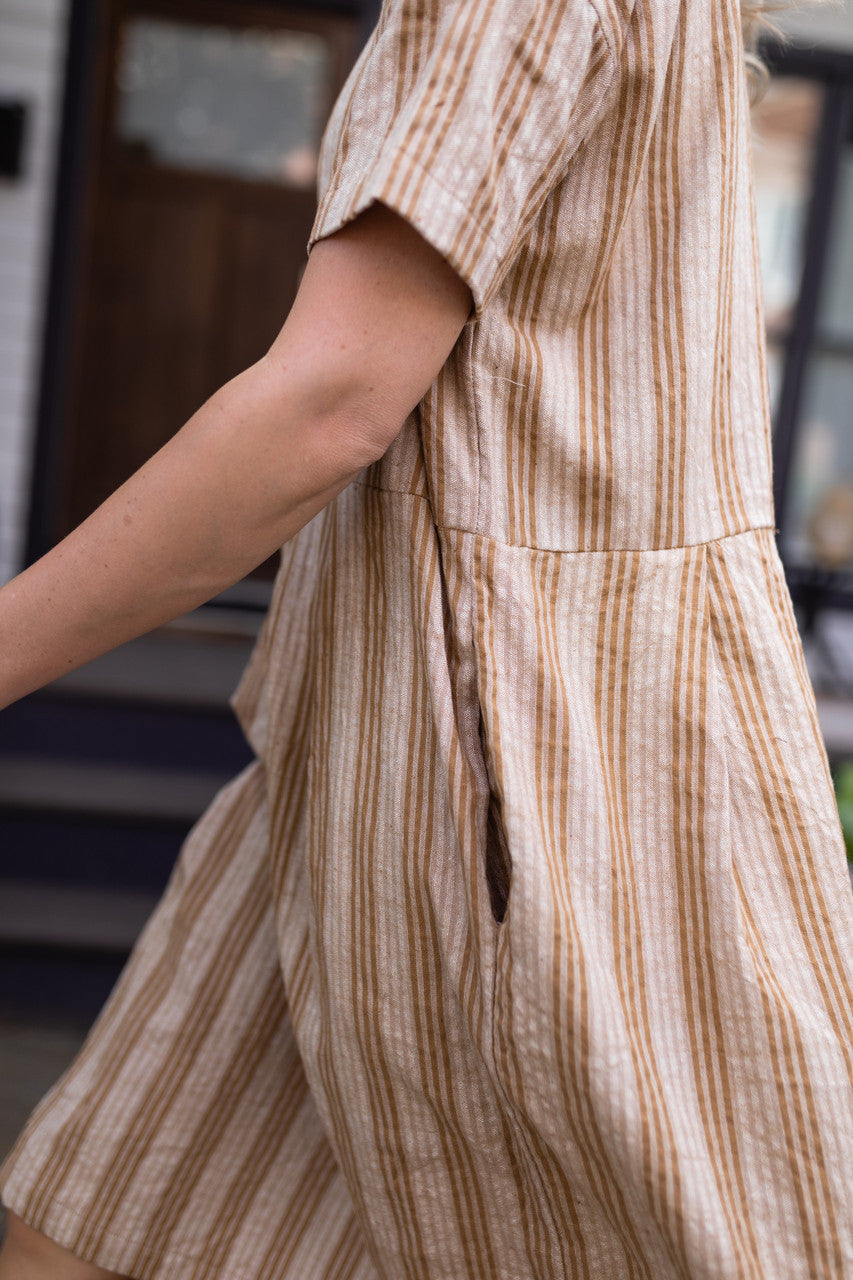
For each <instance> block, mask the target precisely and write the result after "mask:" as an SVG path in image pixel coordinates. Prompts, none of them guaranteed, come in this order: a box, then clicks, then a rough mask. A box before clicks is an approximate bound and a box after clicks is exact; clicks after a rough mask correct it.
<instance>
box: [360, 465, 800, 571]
mask: <svg viewBox="0 0 853 1280" xmlns="http://www.w3.org/2000/svg"><path fill="white" fill-rule="evenodd" d="M352 483H353V484H355V485H358V487H359V488H360V489H372V490H373V491H374V493H393V494H395V495H396V496H397V497H398V498H419V499H420V501H421V502H429V495H428V494H425V493H415V492H414V491H413V490H412V489H389V488H388V487H387V485H386V486H381V485H378V484H369V483H368V482H367V481H366V480H354V481H353V482H352ZM436 528H437V529H440V530H441V532H442V533H464V534H466V535H467V536H468V537H469V538H485V539H486V540H487V541H488V542H496V543H498V544H499V545H500V546H502V547H508V548H510V549H511V550H518V551H547V552H550V553H551V554H553V555H555V556H611V555H614V554H615V553H617V552H619V553H624V552H630V551H689V550H690V549H691V547H708V546H711V545H713V544H714V543H715V542H726V541H727V540H728V539H729V538H740V537H742V536H743V535H744V534H746V533H757V532H758V531H759V530H761V529H771V530H773V532H774V533H775V532H776V526H775V525H773V524H750V525H747V526H746V528H745V529H735V530H734V532H733V533H721V534H718V535H717V537H716V538H701V539H700V540H699V542H676V543H674V544H673V545H672V546H669V547H534V546H531V545H530V543H529V542H505V541H504V539H503V538H496V537H494V535H493V534H490V533H478V532H477V531H476V530H475V529H463V528H461V527H460V526H459V525H455V524H441V525H439V524H437V525H436Z"/></svg>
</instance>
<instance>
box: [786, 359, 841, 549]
mask: <svg viewBox="0 0 853 1280" xmlns="http://www.w3.org/2000/svg"><path fill="white" fill-rule="evenodd" d="M789 504H790V505H789V508H788V518H787V519H786V522H785V523H786V526H787V528H786V530H785V548H784V550H785V554H786V556H787V557H788V558H789V560H790V561H791V563H793V564H798V565H812V566H817V567H819V568H822V569H837V570H841V569H850V568H853V359H851V358H849V357H846V356H843V355H829V354H824V355H815V356H813V358H812V361H811V365H810V368H809V373H808V377H807V382H806V387H805V395H804V400H803V414H802V417H801V420H800V430H799V432H798V435H797V444H796V451H795V456H794V463H793V468H792V473H791V480H790V492H789Z"/></svg>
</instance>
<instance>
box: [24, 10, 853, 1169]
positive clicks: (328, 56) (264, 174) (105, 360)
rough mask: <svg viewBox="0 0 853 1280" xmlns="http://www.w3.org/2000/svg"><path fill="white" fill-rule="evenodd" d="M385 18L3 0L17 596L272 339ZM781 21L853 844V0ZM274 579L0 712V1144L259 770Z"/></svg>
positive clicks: (782, 294)
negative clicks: (334, 113) (248, 697)
mask: <svg viewBox="0 0 853 1280" xmlns="http://www.w3.org/2000/svg"><path fill="white" fill-rule="evenodd" d="M378 9H379V0H335V2H334V3H333V2H332V0H328V2H327V0H305V2H304V3H302V4H296V3H288V4H278V3H273V2H272V0H265V2H264V3H255V2H254V0H245V2H241V0H0V581H5V580H7V579H8V578H10V577H12V576H13V575H14V574H15V573H17V572H19V571H20V569H22V568H23V567H24V566H25V565H27V564H28V563H30V562H31V561H32V560H34V559H36V558H37V557H38V556H39V555H41V554H42V553H43V552H44V551H46V550H47V549H48V548H49V547H50V546H52V545H53V544H54V543H55V542H56V541H57V540H58V539H59V538H61V537H62V536H63V535H64V534H65V533H67V532H68V531H69V530H70V529H71V528H72V527H73V526H74V525H76V524H77V523H79V521H80V520H81V519H83V518H84V517H85V516H86V515H87V514H88V513H89V512H90V511H92V510H93V509H94V508H95V507H96V506H97V505H98V504H99V503H100V502H101V501H102V500H103V499H104V498H105V497H107V495H108V494H109V493H111V492H112V491H113V489H115V488H116V486H117V485H118V484H120V483H121V482H122V481H123V480H124V479H125V478H126V477H127V476H128V475H130V474H131V473H132V472H133V471H134V470H135V469H136V468H137V467H138V466H140V465H141V464H142V462H144V461H145V459H146V458H148V457H149V456H150V455H151V453H153V452H154V451H155V450H156V449H157V448H158V447H159V446H160V445H161V444H162V443H163V442H164V441H165V439H167V438H168V436H169V435H171V434H172V433H173V432H174V431H176V430H177V429H178V428H179V427H180V426H181V425H182V424H183V422H185V421H186V419H187V418H188V417H189V416H190V415H191V414H192V413H193V412H194V410H195V409H196V408H197V407H198V406H199V405H200V404H201V403H202V401H203V400H204V399H205V398H206V397H207V396H209V395H210V394H211V393H212V392H214V391H215V390H216V389H217V388H218V387H219V386H221V385H222V383H223V382H225V381H226V380H227V379H228V378H229V377H231V376H232V375H234V374H236V373H238V372H239V371H240V370H241V369H243V368H245V367H246V366H247V365H248V364H250V363H252V362H253V361H254V360H256V359H257V358H258V357H259V356H260V355H262V354H263V352H264V351H265V350H266V349H267V347H268V346H269V344H270V342H271V341H272V339H273V337H274V336H275V334H276V333H277V332H278V330H279V328H280V327H281V324H282V322H283V320H284V317H285V316H286V314H287V311H288V309H289V307H290V304H291V302H292V299H293V296H294V293H295V290H296V287H297V284H298V280H299V275H300V272H301V270H302V268H303V265H304V262H305V244H306V241H307V238H308V232H309V229H310V226H311V223H312V220H313V214H314V186H315V180H316V167H317V155H318V145H319V140H320V136H321V133H322V128H323V124H324V121H325V118H326V115H327V114H328V111H329V109H330V107H331V105H332V102H333V101H334V98H335V96H336V94H337V92H338V90H339V88H340V87H341V85H342V84H343V81H344V79H345V78H346V76H347V74H348V72H349V70H350V68H351V66H352V64H353V62H354V60H355V58H356V57H357V55H358V52H359V51H360V49H361V47H362V45H363V42H364V40H365V39H366V37H367V35H368V34H369V32H370V31H371V30H372V28H373V25H374V24H375V22H376V19H377V17H378ZM785 25H786V29H787V31H788V33H789V36H790V40H789V42H788V43H787V44H780V43H778V42H769V43H768V44H767V46H766V49H765V56H766V57H767V59H768V61H769V63H770V65H771V67H772V81H771V84H770V88H769V90H768V92H767V94H766V96H765V98H764V100H763V101H762V103H761V104H760V105H759V107H758V108H757V109H756V110H755V112H754V130H755V142H754V162H755V175H756V202H757V218H758V231H759V239H760V253H761V268H762V276H763V284H764V294H765V305H766V320H767V342H768V355H769V368H770V384H771V394H772V401H773V440H774V473H775V486H776V494H775V499H776V513H777V524H778V525H779V529H780V532H779V546H780V551H781V554H782V557H783V561H784V564H785V568H786V572H787V575H788V581H789V584H790V588H791V592H792V596H793V598H794V601H795V606H796V608H797V611H798V618H799V622H800V627H801V632H802V635H803V640H804V645H805V649H806V656H807V661H808V664H809V669H810V672H811V676H812V680H813V682H814V685H815V689H816V691H817V694H818V707H819V714H820V719H821V725H822V728H823V732H824V736H825V740H826V745H827V750H828V752H829V756H830V762H831V765H832V768H833V776H834V778H835V781H836V789H837V795H838V802H839V810H840V813H841V816H842V822H843V824H844V826H845V828H846V833H847V838H848V842H849V845H848V847H849V849H850V851H851V856H853V11H851V9H850V7H849V5H848V6H846V7H845V6H843V5H842V6H840V7H838V8H836V9H834V10H827V11H824V12H822V13H821V12H815V13H810V14H808V15H801V16H799V17H797V18H789V19H787V21H786V24H785ZM227 518H228V517H227V512H226V513H223V519H225V520H227ZM275 567H276V565H275V559H273V560H271V561H269V562H268V563H267V564H265V565H263V566H261V567H260V568H259V569H258V570H257V571H256V572H255V573H253V574H252V575H250V577H248V578H247V579H246V580H245V581H243V582H242V583H240V584H238V585H237V586H235V587H234V588H232V589H230V590H229V591H227V592H225V593H223V595H221V596H219V597H217V598H216V599H215V600H213V601H211V602H210V603H209V604H208V605H205V606H204V607H203V608H201V609H198V610H196V611H195V612H194V613H193V614H191V615H189V616H187V617H185V618H181V619H179V620H177V621H176V622H175V623H173V624H170V625H169V626H167V627H163V628H161V629H159V630H158V631H156V632H153V633H152V634H151V635H149V636H146V637H143V638H142V639H141V640H138V641H135V642H134V643H132V644H130V645H125V646H123V647H122V648H121V649H118V650H116V651H115V652H113V653H112V654H109V655H107V656H105V657H104V658H102V659H99V660H98V661H96V662H93V663H90V664H89V665H88V666H87V667H84V668H83V669H81V670H80V671H77V672H74V673H72V674H70V675H68V676H65V677H64V678H63V679H62V680H60V681H57V682H56V683H55V684H54V685H52V686H50V687H48V688H47V689H44V690H42V691H40V692H39V693H38V694H35V695H33V696H32V697H30V698H27V699H24V700H22V701H21V702H19V703H17V704H15V706H13V707H11V708H9V709H8V710H6V711H4V712H3V713H2V715H0V1154H2V1153H3V1151H5V1149H6V1148H7V1146H8V1145H9V1143H10V1142H11V1140H12V1138H13V1137H14V1135H15V1133H16V1132H17V1130H18V1128H19V1126H20V1124H21V1123H22V1121H23V1120H24V1118H25V1117H26V1114H27V1113H28V1111H29V1109H30V1107H31V1105H32V1104H33V1103H34V1102H35V1101H36V1100H37V1099H38V1097H39V1096H40V1095H41V1094H42V1092H43V1091H44V1090H45V1089H46V1088H47V1086H48V1085H49V1084H50V1083H51V1082H52V1081H53V1079H55V1077H56V1075H57V1074H58V1073H59V1071H60V1070H61V1069H62V1067H63V1066H64V1065H65V1063H66V1062H67V1061H68V1059H69V1058H70V1057H71V1055H72V1053H73V1052H74V1050H75V1049H76V1047H77V1045H78V1044H79V1042H80V1040H81V1039H82V1036H83V1034H84V1032H85V1030H86V1028H87V1027H88V1025H89V1024H90V1022H91V1020H92V1019H93V1018H94V1016H95V1014H96V1013H97V1011H98V1009H99V1008H100V1006H101V1004H102V1002H103V1000H104V999H105V997H106V995H107V994H108V992H109V990H110V988H111V986H112V984H113V983H114V981H115V979H116V977H117V975H118V972H119V970H120V968H121V965H122V963H123V961H124V959H125V958H126V956H127V953H128V950H129V949H130V947H131V945H132V943H133V940H134V938H135V937H136V935H137V933H138V931H139V929H140V927H141V925H142V923H143V922H144V920H145V918H146V917H147V915H148V913H149V912H150V910H151V908H152V907H153V905H154V903H155V902H156V900H157V897H158V896H159V893H160V891H161V890H162V888H163V886H164V884H165V881H166V879H167V877H168V875H169V872H170V870H171V868H172V865H173V863H174V860H175V857H176V855H177V852H178V850H179V848H180V844H181V841H182V840H183V838H184V836H185V835H186V832H187V831H188V829H189V827H190V826H191V824H192V823H193V822H194V821H195V819H196V818H197V817H198V816H199V815H200V814H201V812H202V811H203V809H204V808H205V807H206V805H207V803H208V801H209V800H210V799H211V797H212V796H213V794H214V793H215V791H216V790H217V789H218V788H219V787H220V786H221V785H222V784H223V783H224V782H226V781H227V780H228V779H229V778H231V777H232V776H233V775H234V773H236V772H237V770H238V769H240V768H241V767H242V765H243V764H244V763H246V762H247V761H248V759H249V750H248V747H247V746H246V744H245V742H244V741H243V739H242V735H241V733H240V730H239V728H238V727H237V724H236V722H235V720H234V718H233V716H232V714H231V712H230V710H229V707H228V697H229V695H230V693H231V692H232V691H233V689H234V687H235V686H236V684H237V681H238V679H239V676H240V673H241V672H242V669H243V667H244V665H245V663H246V661H247V658H248V656H249V653H250V651H251V647H252V644H253V641H254V638H255V636H256V635H257V632H258V630H259V628H260V625H261V622H262V620H263V616H264V611H265V609H266V606H267V603H268V601H269V596H270V588H271V581H272V577H273V575H274V572H275Z"/></svg>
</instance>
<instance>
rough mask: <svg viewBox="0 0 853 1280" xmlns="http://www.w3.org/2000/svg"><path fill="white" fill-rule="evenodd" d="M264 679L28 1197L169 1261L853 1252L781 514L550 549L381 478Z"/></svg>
mask: <svg viewBox="0 0 853 1280" xmlns="http://www.w3.org/2000/svg"><path fill="white" fill-rule="evenodd" d="M355 529H358V530H359V536H355V535H354V532H353V531H354V530H355ZM389 547H393V548H394V549H395V554H394V555H393V556H389V555H388V554H387V548H389ZM403 548H405V550H406V554H400V553H401V550H402V549H403ZM451 601H452V604H453V608H452V612H451V611H450V610H449V609H448V602H451ZM235 706H236V709H237V711H238V713H239V714H240V716H241V719H242V721H243V723H244V725H245V727H246V729H247V732H248V733H249V735H250V737H251V738H252V740H253V745H254V746H255V748H256V751H257V752H258V759H257V760H256V761H255V762H254V763H253V764H251V765H250V766H249V767H248V768H247V769H246V770H244V772H243V773H242V774H240V775H239V776H238V777H237V778H236V779H235V780H234V781H233V782H232V783H231V784H230V785H229V786H227V787H226V788H225V789H224V790H223V791H222V792H221V793H220V794H219V795H218V797H217V798H216V800H215V801H214V803H213V805H212V806H211V808H210V809H209V810H208V812H207V813H206V814H205V815H204V816H203V818H202V819H201V820H200V822H199V823H198V824H197V826H196V827H195V828H194V830H193V831H192V833H191V834H190V836H189V837H188V839H187V841H186V844H185V846H184V849H183V852H182V854H181V858H180V861H179V863H178V866H177V868H176V870H175V873H174V875H173V877H172V881H171V883H170V886H169V888H168V891H167V893H166V896H165V898H164V900H163V902H162V904H161V905H160V906H159V908H158V909H157V910H156V912H155V914H154V916H153V918H152V919H151V921H150V923H149V924H148V926H147V928H146V930H145V932H144V933H143V935H142V937H141V939H140V941H139V943H138V945H137V947H136V950H135V952H134V954H133V956H132V958H131V960H130V962H129V965H128V967H127V969H126V971H125V973H124V976H123V977H122V979H121V982H120V984H119V986H118V989H117V990H116V992H115V994H114V995H113V997H112V998H111V1000H110V1002H109V1003H108V1005H107V1007H106V1009H105V1011H104V1012H103V1014H102V1015H101V1018H100V1019H99V1021H98V1023H97V1024H96V1026H95V1028H94V1030H93V1032H92V1033H91V1035H90V1038H89V1040H88V1042H87V1044H86V1046H85V1047H84V1049H83V1051H82V1053H81V1055H80V1057H79V1058H78V1060H77V1061H76V1062H75V1063H74V1064H73V1065H72V1067H71V1069H70V1070H69V1072H68V1073H67V1075H66V1076H65V1077H64V1078H63V1079H62V1080H61V1081H60V1082H59V1084H58V1085H57V1087H56V1089H55V1090H54V1091H53V1093H52V1094H51V1095H50V1096H49V1097H48V1098H47V1100H46V1101H45V1102H44V1103H43V1104H42V1106H41V1108H40V1110H39V1111H38V1112H37V1113H36V1115H35V1117H34V1119H33V1120H32V1121H31V1123H30V1125H29V1127H28V1129H27V1131H26V1132H25V1133H24V1134H23V1136H22V1138H21V1140H20V1142H19V1144H18V1146H17V1148H16V1150H15V1151H14V1152H13V1154H12V1156H11V1158H10V1160H9V1161H8V1163H7V1165H6V1167H5V1171H4V1175H3V1177H4V1189H3V1196H4V1202H5V1203H6V1204H7V1205H8V1206H9V1207H10V1208H12V1209H14V1210H15V1211H16V1212H18V1213H20V1214H21V1215H22V1216H24V1217H25V1219H26V1220H27V1221H29V1222H31V1223H32V1224H33V1225H35V1226H37V1227H39V1228H41V1229H42V1230H44V1231H46V1232H47V1233H48V1234H49V1235H51V1236H52V1237H53V1238H54V1239H56V1240H58V1241H59V1242H60V1243H62V1244H64V1245H66V1246H67V1247H68V1248H71V1249H73V1250H74V1251H75V1252H77V1253H78V1254H80V1255H81V1256H82V1257H84V1258H89V1259H91V1260H93V1261H97V1262H99V1263H100V1264H101V1265H102V1266H106V1267H109V1268H111V1269H114V1270H117V1271H119V1272H122V1273H125V1274H127V1275H129V1276H133V1277H138V1278H139V1280H165V1278H166V1277H169V1280H214V1277H216V1280H223V1278H227V1280H250V1278H251V1280H261V1278H262V1280H267V1278H268V1280H307V1278H308V1277H310V1278H311V1280H344V1278H346V1280H354V1278H355V1277H359V1278H361V1277H365V1278H366V1277H377V1276H382V1277H385V1278H386V1280H398V1277H411V1278H412V1280H415V1278H417V1280H438V1278H439V1277H440V1278H441V1280H460V1278H461V1277H463V1276H476V1277H501V1278H505V1280H528V1278H529V1280H533V1277H537V1278H538V1277H549V1278H551V1277H553V1278H555V1280H556V1278H561V1280H562V1278H568V1277H572V1278H574V1277H586V1276H589V1277H599V1276H606V1277H607V1278H608V1280H623V1278H624V1280H636V1278H638V1277H643V1278H646V1277H647V1278H648V1280H669V1278H670V1277H671V1278H672V1280H675V1277H691V1278H694V1280H699V1278H700V1277H701V1280H740V1278H742V1277H750V1278H752V1277H754V1278H755V1280H759V1278H761V1280H812V1278H814V1277H821V1278H826V1280H830V1277H832V1278H835V1277H843V1276H853V1197H851V1192H850V1183H849V1156H850V1151H851V1150H853V895H851V891H850V882H849V878H848V872H847V863H846V858H845V853H844V847H843V842H842V837H841V832H840V827H839V824H838V818H837V813H836V811H835V809H834V804H833V796H832V787H831V781H830V777H829V772H828V769H827V762H826V756H825V752H824V748H823V745H822V741H821V737H820V733H819V728H818V723H817V718H816V715H815V706H814V698H813V695H812V694H811V689H810V686H809V684H808V681H807V677H806V672H805V668H804V665H803V660H802V650H801V646H800V642H799V637H798V635H797V632H796V627H795V624H794V620H793V615H792V613H791V609H790V600H789V597H788V594H787V589H786V588H785V585H784V578H783V576H782V571H781V566H780V563H779V561H778V557H777V553H776V550H775V542H774V537H773V532H772V530H770V529H762V528H758V529H753V530H749V531H747V532H745V533H742V534H737V535H734V536H730V537H726V538H722V539H719V540H717V541H713V542H709V543H706V544H703V545H698V546H691V547H685V548H677V549H672V550H665V551H661V552H632V551H625V552H614V553H605V554H587V553H579V554H572V553H544V552H534V551H531V550H529V549H526V548H518V547H507V546H502V545H499V544H497V543H495V542H494V541H491V540H489V539H486V538H483V537H479V536H474V535H470V534H467V533H460V532H458V531H444V530H442V531H439V530H438V529H436V527H435V526H434V524H433V522H432V520H431V516H430V511H429V507H428V504H426V503H425V502H424V501H423V499H421V498H418V497H415V496H411V495H405V496H404V495H400V494H397V493H383V492H379V491H377V490H375V489H373V488H371V487H370V486H368V485H359V484H356V485H354V486H352V487H351V488H350V489H349V490H347V491H346V492H345V493H344V494H342V495H341V496H340V497H339V498H338V499H337V500H336V502H335V503H333V504H332V506H331V507H329V508H328V509H327V510H326V511H325V512H324V513H321V515H320V516H318V517H317V518H316V519H315V520H314V521H312V523H311V524H310V525H309V526H307V527H306V529H305V530H303V532H302V533H301V534H300V535H299V536H298V537H297V539H295V541H294V542H293V543H292V544H289V548H288V554H287V556H286V557H285V561H284V564H283V567H282V569H281V571H280V574H279V579H278V582H277V586H276V593H275V597H274V600H273V605H272V608H271V611H270V615H269V618H268V621H267V625H266V627H265V630H264V633H263V635H262V637H261V640H260V642H259V645H258V648H257V650H256V654H255V657H254V659H253V661H252V663H251V664H250V667H249V668H248V670H247V672H246V673H245V676H244V679H243V682H242V684H241V687H240V689H239V690H238V693H237V695H236V698H235ZM487 744H488V745H487Z"/></svg>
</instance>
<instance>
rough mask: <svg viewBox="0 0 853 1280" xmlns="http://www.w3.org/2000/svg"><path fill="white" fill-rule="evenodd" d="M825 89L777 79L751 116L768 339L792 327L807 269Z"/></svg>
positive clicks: (802, 81) (793, 79) (795, 78)
mask: <svg viewBox="0 0 853 1280" xmlns="http://www.w3.org/2000/svg"><path fill="white" fill-rule="evenodd" d="M822 101H823V87H822V85H820V84H818V83H817V82H815V81H814V80H805V79H801V78H800V77H798V76H774V78H773V79H772V80H771V82H770V85H769V87H768V89H767V93H766V94H765V96H764V97H763V98H762V100H761V101H760V102H759V103H757V104H756V106H755V107H754V108H753V111H752V123H753V164H754V170H755V206H756V216H757V222H758V244H759V255H760V261H761V279H762V286H763V291H764V310H765V317H766V321H767V331H768V334H769V335H771V336H773V337H781V336H784V334H785V332H786V330H787V329H788V327H789V326H790V323H791V319H792V316H793V310H794V305H795V303H796V300H797V294H798V293H799V288H800V276H801V274H802V268H803V231H804V227H805V219H806V214H807V212H808V201H809V196H810V194H811V177H812V154H813V149H814V143H815V138H816V134H817V128H818V124H819V121H820V110H821V105H822Z"/></svg>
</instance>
